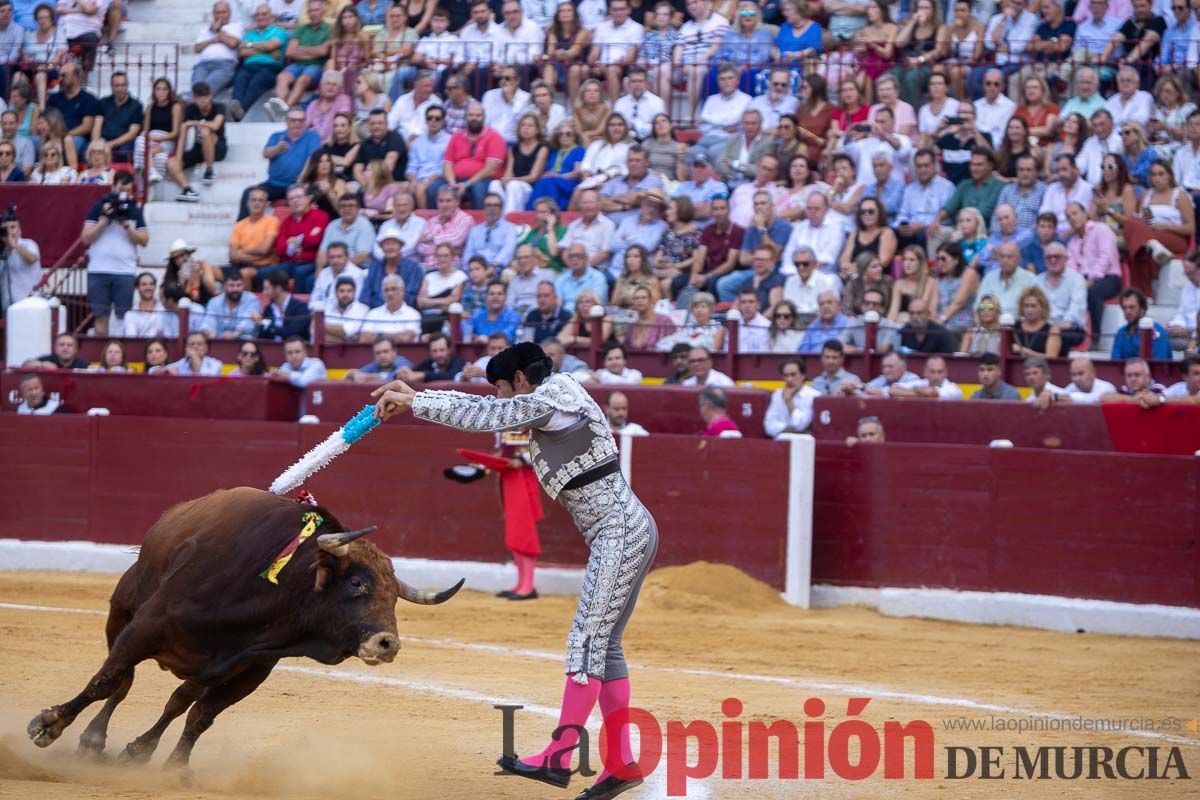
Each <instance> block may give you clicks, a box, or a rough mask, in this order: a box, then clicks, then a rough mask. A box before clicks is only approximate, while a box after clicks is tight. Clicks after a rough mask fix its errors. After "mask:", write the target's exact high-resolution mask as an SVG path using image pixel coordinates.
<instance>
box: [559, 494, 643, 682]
mask: <svg viewBox="0 0 1200 800" xmlns="http://www.w3.org/2000/svg"><path fill="white" fill-rule="evenodd" d="M558 500H559V502H561V503H562V504H563V505H564V506H565V507H566V509H567V510H568V511H569V512H570V513H571V516H572V518H573V519H574V520H575V525H576V526H577V527H578V528H579V530H580V532H581V533H583V539H584V541H585V542H586V543H587V545H588V547H589V548H591V555H590V556H589V557H588V562H587V570H586V572H585V573H584V578H583V591H582V592H581V593H580V595H579V607H578V608H577V609H576V611H575V621H574V622H573V623H572V624H571V632H570V633H569V634H568V635H567V663H566V672H567V674H568V675H570V674H573V673H578V672H583V673H586V674H587V675H590V676H592V677H595V678H597V679H599V680H602V681H612V680H617V679H619V678H627V677H629V668H628V667H627V666H626V664H625V653H624V651H623V650H622V648H621V637H622V635H623V634H624V632H625V625H626V624H627V623H628V622H629V617H630V615H632V614H633V607H634V605H635V604H636V603H637V597H638V592H639V591H640V590H641V588H642V581H643V580H644V579H645V577H646V573H648V572H649V571H650V565H651V564H652V563H653V562H654V556H655V554H656V553H657V552H658V527H657V526H656V525H655V524H654V517H652V516H650V512H649V511H647V510H646V507H645V506H644V505H642V501H641V500H639V499H638V498H637V495H635V494H634V493H633V491H632V490H631V489H630V488H629V484H627V483H626V482H625V478H624V476H622V475H621V473H619V472H618V473H614V474H612V475H609V476H607V477H605V478H601V479H600V480H598V481H596V482H594V483H590V484H588V485H586V486H583V487H581V488H579V489H564V490H563V491H562V492H561V493H560V494H559V496H558Z"/></svg>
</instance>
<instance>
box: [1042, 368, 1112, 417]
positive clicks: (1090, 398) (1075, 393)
mask: <svg viewBox="0 0 1200 800" xmlns="http://www.w3.org/2000/svg"><path fill="white" fill-rule="evenodd" d="M1116 391H1117V387H1115V386H1113V385H1112V384H1111V383H1109V382H1108V381H1106V380H1101V379H1100V378H1097V377H1096V365H1095V364H1093V363H1092V360H1091V359H1090V358H1088V357H1087V356H1076V357H1075V358H1072V359H1071V382H1070V383H1068V384H1067V385H1066V387H1065V388H1064V389H1063V391H1062V394H1053V393H1047V395H1046V396H1045V397H1044V398H1041V400H1040V402H1039V403H1037V405H1038V406H1039V407H1040V408H1045V407H1046V406H1048V405H1050V404H1051V403H1084V404H1088V405H1094V404H1096V403H1099V402H1100V398H1101V397H1103V396H1104V395H1106V394H1114V393H1115V392H1116Z"/></svg>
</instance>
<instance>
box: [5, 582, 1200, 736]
mask: <svg viewBox="0 0 1200 800" xmlns="http://www.w3.org/2000/svg"><path fill="white" fill-rule="evenodd" d="M0 609H9V610H14V611H39V612H51V613H55V612H57V613H63V614H85V615H89V616H103V617H106V616H108V612H106V611H96V610H94V609H84V608H65V607H61V606H37V605H22V604H20V603H0ZM400 638H401V640H404V641H409V642H414V643H419V644H425V645H429V646H431V647H444V648H447V649H453V650H468V651H472V652H480V653H490V654H494V655H505V656H516V657H520V658H528V659H537V660H542V661H561V660H562V655H561V654H559V653H551V652H548V651H545V650H526V649H516V648H509V647H504V646H502V645H494V644H480V643H477V642H458V641H455V640H453V639H433V638H424V637H420V636H401V637H400ZM630 667H631V668H632V669H635V670H645V671H647V672H666V673H670V674H675V675H691V676H694V677H699V678H719V679H722V680H738V681H747V682H751V683H769V684H775V685H779V686H791V687H795V688H797V689H807V690H814V691H825V692H833V693H835V694H841V695H846V696H854V697H872V698H886V699H888V700H899V701H904V702H909V703H914V704H917V705H926V706H944V707H948V708H962V709H969V710H971V711H989V712H993V713H998V714H1010V715H1014V716H1027V717H1037V718H1040V719H1057V720H1073V719H1077V718H1078V717H1079V716H1080V715H1078V714H1067V713H1064V712H1061V711H1039V710H1036V709H1030V708H1021V707H1020V706H1008V705H1003V704H999V703H986V702H981V701H978V700H971V699H970V698H965V697H941V696H938V695H929V694H919V693H914V692H904V691H899V690H895V689H885V688H882V687H877V686H865V685H859V684H850V683H831V682H825V681H809V680H803V679H800V678H786V677H783V676H779V675H758V674H755V673H747V672H718V671H716V670H707V669H686V668H683V667H658V666H654V665H650V664H630ZM276 669H281V670H284V671H290V672H304V673H307V674H312V675H317V676H321V677H328V678H331V679H335V680H347V681H356V682H360V683H376V684H380V685H388V686H391V685H394V686H397V687H403V688H410V689H414V690H420V687H422V686H426V687H437V688H436V690H432V689H431V691H433V693H442V694H445V696H447V697H456V698H459V699H464V700H465V699H470V700H473V701H487V702H492V703H498V702H500V701H499V700H496V699H495V698H491V697H487V696H485V695H479V694H475V693H473V692H468V691H466V690H462V689H455V688H453V687H448V686H441V685H440V684H429V683H422V682H420V681H411V680H406V679H403V678H388V677H383V676H376V675H364V674H361V673H356V672H349V671H346V670H335V669H320V668H317V667H301V666H287V665H285V666H282V667H277V668H276ZM526 708H529V709H530V710H536V713H539V714H540V713H543V712H544V711H550V712H551V713H552V715H553V716H554V717H555V718H557V716H558V711H557V710H556V709H549V708H548V707H545V706H526ZM1103 733H1108V734H1112V735H1127V736H1132V737H1135V738H1139V739H1151V740H1155V741H1164V742H1170V743H1172V744H1182V745H1192V746H1200V739H1188V738H1186V737H1183V736H1171V735H1170V734H1165V733H1155V732H1154V731H1139V730H1121V731H1103Z"/></svg>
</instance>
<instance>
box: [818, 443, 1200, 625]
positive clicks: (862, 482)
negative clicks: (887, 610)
mask: <svg viewBox="0 0 1200 800" xmlns="http://www.w3.org/2000/svg"><path fill="white" fill-rule="evenodd" d="M815 496H816V505H815V509H814V514H813V582H814V583H817V582H823V583H834V584H842V585H853V586H901V587H905V586H907V587H921V586H944V587H951V588H955V589H968V590H979V591H991V592H994V591H1005V592H1028V593H1033V594H1049V595H1061V596H1065V597H1088V598H1096V599H1103V600H1117V601H1123V602H1136V603H1162V604H1165V605H1175V606H1190V607H1193V608H1196V607H1200V559H1198V558H1197V551H1196V541H1197V539H1198V538H1200V508H1197V498H1200V461H1198V460H1197V459H1195V458H1182V457H1177V456H1141V455H1127V454H1101V453H1079V452H1044V451H1043V452H1032V451H1029V450H1020V449H1014V450H1006V449H991V448H981V447H963V446H947V445H927V444H887V445H876V446H869V445H868V446H861V445H860V446H858V447H853V448H850V447H846V446H844V445H838V444H833V443H819V444H818V445H817V464H816V488H815Z"/></svg>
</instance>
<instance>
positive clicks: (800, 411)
mask: <svg viewBox="0 0 1200 800" xmlns="http://www.w3.org/2000/svg"><path fill="white" fill-rule="evenodd" d="M779 374H780V375H782V376H783V388H782V389H776V390H775V391H774V392H772V393H771V400H770V402H769V403H768V404H767V413H766V416H764V417H763V430H764V431H765V432H766V434H767V436H770V437H771V438H772V439H776V438H778V437H779V435H780V434H783V433H804V432H805V431H806V430H808V426H809V425H811V424H812V406H813V400H814V399H815V398H817V397H820V396H821V393H820V392H818V391H817V390H816V389H814V388H812V387H811V386H806V385H805V383H804V377H805V369H804V362H803V361H801V360H800V359H798V358H787V359H784V360H783V361H781V362H779Z"/></svg>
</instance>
